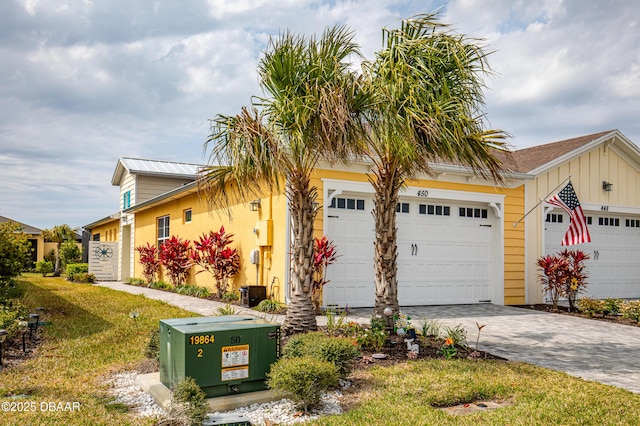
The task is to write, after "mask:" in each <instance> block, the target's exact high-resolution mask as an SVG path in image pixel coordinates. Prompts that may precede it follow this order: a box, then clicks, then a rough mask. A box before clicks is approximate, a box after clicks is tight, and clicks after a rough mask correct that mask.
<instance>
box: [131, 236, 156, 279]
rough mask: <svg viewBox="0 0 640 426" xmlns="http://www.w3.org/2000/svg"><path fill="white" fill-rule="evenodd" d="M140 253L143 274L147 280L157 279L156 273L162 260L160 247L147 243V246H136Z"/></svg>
mask: <svg viewBox="0 0 640 426" xmlns="http://www.w3.org/2000/svg"><path fill="white" fill-rule="evenodd" d="M136 250H137V251H138V253H140V264H141V265H142V275H144V278H145V279H146V280H147V282H149V283H152V282H155V281H156V274H157V273H158V271H159V270H160V261H159V260H158V249H157V248H156V246H152V245H151V244H149V243H147V245H146V246H139V247H136Z"/></svg>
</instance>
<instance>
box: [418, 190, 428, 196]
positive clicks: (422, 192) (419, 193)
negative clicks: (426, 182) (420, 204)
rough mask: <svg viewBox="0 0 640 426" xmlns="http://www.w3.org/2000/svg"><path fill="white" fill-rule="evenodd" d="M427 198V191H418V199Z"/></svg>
mask: <svg viewBox="0 0 640 426" xmlns="http://www.w3.org/2000/svg"><path fill="white" fill-rule="evenodd" d="M428 196H429V191H427V190H426V189H421V190H419V191H418V197H428Z"/></svg>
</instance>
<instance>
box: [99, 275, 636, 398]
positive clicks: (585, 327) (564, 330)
mask: <svg viewBox="0 0 640 426" xmlns="http://www.w3.org/2000/svg"><path fill="white" fill-rule="evenodd" d="M98 285H100V286H103V287H109V288H113V289H115V290H120V291H126V292H128V293H133V294H144V295H145V296H146V297H149V298H151V299H157V300H163V301H165V302H167V303H169V304H171V305H174V306H178V307H180V308H183V309H186V310H189V311H191V312H196V313H199V314H201V315H214V314H216V313H217V312H218V309H219V308H220V307H223V306H224V303H219V302H214V301H210V300H203V299H197V298H194V297H189V296H182V295H179V294H175V293H168V292H163V291H160V290H152V289H148V288H143V287H135V286H130V285H125V284H122V283H111V282H104V283H99V284H98ZM401 309H402V310H403V311H405V312H407V313H409V314H410V315H411V318H412V322H413V323H414V324H415V323H417V321H419V320H421V319H425V318H426V319H431V320H438V321H439V322H440V323H441V324H443V325H448V326H455V325H458V324H462V326H464V328H465V329H466V330H467V339H468V341H469V344H470V345H471V346H474V345H475V341H476V336H477V330H478V328H477V326H476V323H478V324H480V325H485V327H484V328H483V329H482V332H481V334H480V349H481V350H483V351H486V352H490V353H492V354H494V355H499V356H501V357H504V358H507V359H509V360H513V361H523V362H528V363H531V364H535V365H539V366H542V367H546V368H550V369H553V370H558V371H564V372H566V373H568V374H571V375H573V376H576V377H582V378H583V379H587V380H594V381H598V382H601V383H606V384H609V385H613V386H618V387H621V388H624V389H628V390H630V391H632V392H636V393H640V366H639V365H638V360H640V327H631V326H627V325H620V324H613V323H608V322H604V321H597V320H590V319H585V318H578V317H572V316H568V315H560V314H551V313H547V312H539V311H534V310H529V309H520V308H513V307H509V306H496V305H490V304H480V305H449V306H420V307H403V308H401ZM237 310H238V313H240V314H252V315H257V314H258V313H257V312H256V311H253V310H250V309H244V308H238V309H237ZM371 312H372V309H352V310H350V312H349V317H348V318H349V320H354V321H357V322H359V323H362V324H366V323H368V322H369V320H370V318H371ZM269 318H271V317H269ZM275 320H276V321H280V322H282V320H283V317H282V316H277V317H275ZM318 324H320V325H322V324H326V319H325V318H324V317H318Z"/></svg>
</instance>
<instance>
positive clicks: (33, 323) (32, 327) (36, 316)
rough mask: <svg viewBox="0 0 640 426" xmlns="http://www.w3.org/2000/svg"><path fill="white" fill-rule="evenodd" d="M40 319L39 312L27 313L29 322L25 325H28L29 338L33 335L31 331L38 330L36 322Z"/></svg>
mask: <svg viewBox="0 0 640 426" xmlns="http://www.w3.org/2000/svg"><path fill="white" fill-rule="evenodd" d="M39 321H40V315H39V314H29V322H28V323H27V326H28V327H29V339H31V337H32V336H33V333H35V332H37V331H38V322H39Z"/></svg>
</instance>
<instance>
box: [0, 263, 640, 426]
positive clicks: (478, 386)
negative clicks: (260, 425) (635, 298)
mask: <svg viewBox="0 0 640 426" xmlns="http://www.w3.org/2000/svg"><path fill="white" fill-rule="evenodd" d="M20 285H21V286H22V287H23V288H24V291H25V294H24V297H23V301H24V303H25V304H27V305H28V306H30V307H31V308H32V309H35V307H37V306H42V307H44V308H45V310H46V312H47V314H46V316H47V317H46V318H44V319H47V320H50V321H51V322H52V324H51V325H50V326H47V327H44V328H43V333H44V336H45V339H44V342H43V343H42V344H41V346H40V347H39V349H38V350H37V352H36V354H35V356H34V357H33V358H31V359H29V360H27V361H26V362H24V363H23V364H21V365H20V366H19V367H16V368H11V369H4V370H3V371H2V372H0V403H1V402H7V401H21V402H32V401H33V402H36V405H37V406H38V408H39V407H40V403H41V402H43V401H44V402H56V403H58V402H79V403H80V407H81V408H80V411H79V412H78V411H75V412H66V413H65V412H48V411H46V412H42V411H40V410H37V411H36V412H2V413H0V424H2V425H27V424H28V425H62V424H64V425H122V424H131V425H145V424H153V420H145V419H138V418H135V417H133V416H131V415H129V414H127V412H126V407H123V406H122V405H120V404H113V401H112V400H111V399H110V398H109V397H108V396H107V386H106V385H104V384H103V383H102V382H103V379H104V378H105V377H106V376H108V375H109V374H111V373H113V372H118V371H122V370H128V369H133V368H135V366H136V365H137V364H138V362H139V361H141V360H142V359H143V358H144V355H143V350H144V347H145V345H146V343H147V336H148V330H149V329H151V328H153V327H157V321H158V320H159V319H162V318H172V317H184V316H192V315H193V314H190V313H188V312H186V311H183V310H180V309H178V308H174V307H171V306H169V305H167V304H165V303H162V302H158V301H153V300H150V299H147V298H144V297H143V296H134V295H130V294H125V293H120V292H115V291H112V290H109V289H105V288H100V287H94V286H92V285H87V284H73V283H69V282H67V281H65V280H64V279H61V278H42V277H38V276H35V275H29V276H27V277H25V278H24V279H23V280H22V282H21V284H20ZM133 310H137V311H138V312H139V314H140V315H139V317H138V318H137V320H136V321H137V326H136V325H135V324H134V320H132V319H131V318H130V317H129V313H130V312H131V311H133ZM352 379H353V383H354V386H353V391H351V393H349V394H348V395H347V396H346V398H345V400H348V401H350V411H349V412H348V413H346V414H342V415H340V416H333V417H325V418H322V419H320V420H317V421H315V422H311V423H309V424H313V425H430V424H439V425H449V424H451V425H466V424H469V425H478V424H486V425H507V424H510V425H548V424H557V425H590V424H593V425H631V424H640V395H636V394H633V393H631V392H627V391H624V390H620V389H617V388H614V387H610V386H605V385H600V384H597V383H592V382H586V381H583V380H580V379H576V378H573V377H570V376H568V375H566V374H562V373H557V372H553V371H551V370H547V369H543V368H538V367H534V366H530V365H527V364H522V363H505V362H494V361H469V360H440V359H432V360H420V361H410V362H407V363H401V364H398V365H395V366H393V367H385V368H381V367H372V368H367V369H357V370H356V371H355V372H354V374H353V378H352ZM17 394H19V395H27V397H25V398H24V399H19V400H16V399H11V398H9V397H8V396H9V395H17ZM478 399H501V400H506V401H508V402H509V403H510V404H509V405H508V406H506V407H505V408H501V409H498V410H494V411H485V412H482V413H478V414H473V415H470V416H465V417H454V416H452V415H450V414H447V413H445V412H443V411H441V410H438V409H437V408H435V407H441V406H447V405H453V404H457V403H464V402H471V401H475V400H478Z"/></svg>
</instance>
